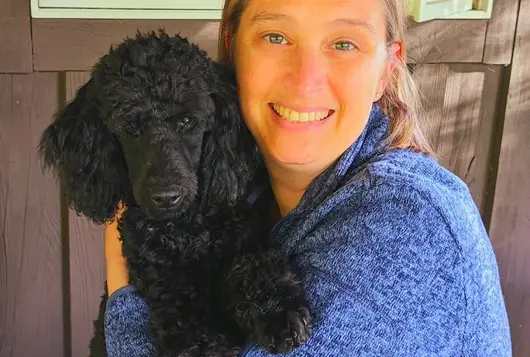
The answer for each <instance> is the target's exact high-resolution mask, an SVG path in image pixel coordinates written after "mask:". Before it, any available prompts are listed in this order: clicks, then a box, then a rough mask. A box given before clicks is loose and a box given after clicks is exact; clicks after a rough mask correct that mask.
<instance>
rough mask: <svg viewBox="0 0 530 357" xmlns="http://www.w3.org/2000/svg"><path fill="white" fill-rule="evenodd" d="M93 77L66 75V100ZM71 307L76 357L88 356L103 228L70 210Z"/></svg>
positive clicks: (99, 289) (101, 275)
mask: <svg viewBox="0 0 530 357" xmlns="http://www.w3.org/2000/svg"><path fill="white" fill-rule="evenodd" d="M88 78H89V74H88V73H87V72H67V73H66V83H65V84H66V100H68V101H69V100H71V99H72V98H73V97H74V96H75V92H76V91H77V89H78V88H79V87H80V86H81V85H83V84H85V83H86V82H87V80H88ZM68 222H69V243H70V244H69V246H70V296H71V300H70V308H71V326H72V330H71V338H72V342H71V346H72V356H88V355H89V349H88V347H89V343H90V339H91V338H92V336H93V330H94V328H93V324H92V323H93V321H94V320H95V319H96V318H97V316H98V310H99V303H100V301H101V295H102V294H103V286H104V282H105V272H106V271H105V250H104V240H103V227H102V226H96V225H95V224H93V223H91V222H90V221H89V220H88V219H87V218H85V217H83V216H78V215H77V214H76V212H75V211H73V210H71V209H70V210H69V213H68Z"/></svg>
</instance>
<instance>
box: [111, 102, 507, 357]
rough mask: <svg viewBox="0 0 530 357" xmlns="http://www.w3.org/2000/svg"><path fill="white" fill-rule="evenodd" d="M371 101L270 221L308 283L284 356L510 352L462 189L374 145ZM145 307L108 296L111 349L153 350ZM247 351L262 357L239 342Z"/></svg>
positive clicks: (487, 258)
mask: <svg viewBox="0 0 530 357" xmlns="http://www.w3.org/2000/svg"><path fill="white" fill-rule="evenodd" d="M388 124H389V121H388V118H387V117H385V116H384V115H383V113H382V112H381V111H380V109H379V108H378V107H377V106H374V108H373V110H372V113H371V116H370V120H369V122H368V125H367V127H366V128H365V130H364V132H363V133H362V135H361V136H360V138H359V139H358V140H357V141H356V142H355V143H354V144H353V145H352V146H351V147H350V148H349V149H348V150H347V151H346V152H345V153H344V154H343V155H342V157H341V158H340V159H339V160H338V161H337V163H336V164H334V165H333V166H332V167H330V168H329V169H328V170H327V171H326V172H324V173H323V174H322V175H320V176H319V177H318V178H317V179H316V180H315V181H314V182H313V183H312V184H311V186H310V187H309V188H308V190H307V191H306V193H305V195H304V197H303V198H302V200H301V201H300V203H299V205H298V206H297V207H296V208H295V209H294V210H293V211H292V212H291V213H290V214H289V215H287V216H286V217H284V218H283V219H282V220H280V221H279V222H278V223H276V225H275V226H274V228H273V231H272V234H271V236H272V237H273V238H274V239H275V240H276V242H278V243H279V244H280V246H281V247H282V248H283V250H284V251H285V253H286V254H287V255H288V257H289V259H290V261H291V263H292V264H293V266H294V268H295V269H296V271H297V273H298V274H299V276H300V278H301V279H302V282H303V285H304V286H305V288H306V289H307V293H308V297H309V301H310V305H311V310H312V313H313V316H314V319H315V320H314V332H313V336H312V337H311V339H310V340H309V341H308V342H307V343H306V344H305V345H303V346H302V347H300V348H298V349H297V350H295V351H294V352H292V353H291V354H289V356H293V357H317V356H319V357H320V356H341V357H343V356H352V357H353V356H366V357H368V356H370V357H371V356H403V357H416V356H437V357H442V356H443V357H450V356H451V357H452V356H466V357H509V356H511V355H512V352H511V342H510V332H509V325H508V318H507V314H506V308H505V304H504V299H503V295H502V292H501V287H500V283H499V274H498V269H497V263H496V259H495V256H494V253H493V250H492V247H491V245H490V241H489V239H488V236H487V233H486V231H485V229H484V226H483V223H482V221H481V217H480V215H479V212H478V210H477V208H476V206H475V204H474V202H473V200H472V198H471V196H470V193H469V190H468V188H467V187H466V185H465V184H464V183H463V182H462V181H461V180H460V179H459V178H458V177H456V176H455V175H453V174H452V173H451V172H449V171H447V170H446V169H444V168H443V167H442V166H441V165H439V164H438V163H437V162H436V161H435V160H433V159H431V158H429V157H427V156H425V155H422V154H419V153H415V152H412V151H409V150H393V151H386V150H385V148H384V147H383V146H382V145H381V143H382V141H383V139H384V137H385V135H386V132H387V129H388ZM147 317H148V310H147V306H146V305H145V302H143V301H142V300H141V299H140V298H139V297H138V296H137V295H136V294H135V293H134V291H132V289H128V290H127V289H124V290H122V291H121V292H117V293H115V294H113V295H112V296H111V299H110V300H109V302H108V304H107V310H106V315H105V336H106V341H107V350H108V356H109V357H116V356H130V357H136V356H152V354H153V351H154V348H153V344H152V340H151V339H150V338H149V336H148V333H147V329H146V323H147V322H146V320H147ZM242 356H245V357H269V356H272V355H269V354H267V353H266V352H265V351H264V350H263V349H261V348H259V347H257V346H254V345H252V344H248V345H247V346H246V348H245V350H244V351H243V353H242Z"/></svg>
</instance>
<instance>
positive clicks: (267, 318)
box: [256, 297, 312, 354]
mask: <svg viewBox="0 0 530 357" xmlns="http://www.w3.org/2000/svg"><path fill="white" fill-rule="evenodd" d="M311 322H312V321H311V314H310V311H309V306H308V304H307V301H306V300H305V299H304V298H301V297H298V298H296V299H287V298H284V299H281V300H280V301H279V302H278V304H277V305H276V307H275V308H273V309H270V310H269V311H267V312H263V313H262V314H260V316H259V317H258V321H257V326H256V338H257V343H258V344H259V345H260V346H262V347H263V348H265V349H266V350H267V351H268V352H269V353H274V354H276V353H289V352H291V351H292V350H293V349H295V348H297V347H299V346H301V345H302V344H304V343H305V342H306V341H307V340H308V339H309V337H310V335H311V332H312V331H311V330H312V327H311Z"/></svg>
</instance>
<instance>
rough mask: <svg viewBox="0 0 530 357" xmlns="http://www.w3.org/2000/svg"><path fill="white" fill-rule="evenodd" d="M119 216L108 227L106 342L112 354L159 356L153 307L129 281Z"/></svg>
mask: <svg viewBox="0 0 530 357" xmlns="http://www.w3.org/2000/svg"><path fill="white" fill-rule="evenodd" d="M123 211H124V210H123V209H121V210H119V211H118V213H117V215H116V219H114V220H113V221H112V222H109V223H108V224H107V225H106V226H105V260H106V263H107V286H108V293H109V299H108V300H107V304H106V309H105V322H104V328H105V344H106V347H107V356H108V357H121V356H127V357H151V356H154V355H155V347H154V344H153V340H152V339H151V337H150V336H149V333H148V322H149V309H148V306H147V303H146V302H145V300H143V299H142V298H141V297H139V296H138V295H137V294H136V292H135V288H134V287H133V286H132V285H128V284H129V273H128V271H127V263H126V261H125V258H124V257H123V255H122V249H121V244H122V243H121V240H120V238H119V231H118V223H117V221H118V219H119V218H120V217H121V215H122V214H123Z"/></svg>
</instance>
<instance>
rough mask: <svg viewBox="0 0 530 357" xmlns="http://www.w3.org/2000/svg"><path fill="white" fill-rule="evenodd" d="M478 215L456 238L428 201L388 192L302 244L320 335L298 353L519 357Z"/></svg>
mask: <svg viewBox="0 0 530 357" xmlns="http://www.w3.org/2000/svg"><path fill="white" fill-rule="evenodd" d="M455 209H458V208H457V207H456V206H455ZM470 212H473V211H467V213H468V215H467V216H462V219H463V220H464V221H465V222H466V224H468V226H469V227H467V228H469V229H468V230H465V231H464V230H463V231H461V232H453V231H452V229H451V228H450V227H449V226H448V225H447V224H446V221H445V219H444V217H443V216H442V215H441V214H440V212H439V210H438V209H437V208H436V207H435V205H433V204H432V203H431V202H430V201H429V200H428V199H425V198H424V197H423V195H422V194H420V193H418V192H411V189H410V188H409V189H408V190H407V189H405V188H401V189H399V190H394V189H392V188H388V187H386V188H382V189H381V190H380V191H379V192H375V193H373V194H371V195H367V196H365V197H360V198H358V199H356V200H355V202H353V201H352V202H346V203H345V204H344V205H342V206H341V208H340V209H335V210H333V212H332V213H333V214H331V213H330V214H329V215H328V217H327V218H326V219H325V220H324V222H322V224H321V225H320V227H319V228H317V229H315V230H314V231H313V232H311V233H310V234H309V235H307V236H305V237H303V239H301V241H300V242H298V244H297V250H296V251H297V253H295V258H294V259H295V261H297V264H298V265H299V269H300V270H301V271H302V272H303V284H304V286H305V288H306V290H307V293H308V295H309V296H310V297H311V299H310V303H311V310H312V313H313V317H314V329H313V335H312V336H311V338H310V339H309V341H308V342H307V343H306V344H304V345H303V346H301V347H299V348H298V349H296V350H295V351H293V352H292V353H291V354H289V356H290V357H317V356H363V357H376V356H392V357H395V356H403V357H408V356H436V357H453V356H454V357H456V356H466V357H501V356H502V357H509V356H511V347H510V336H509V328H508V323H507V318H506V311H505V308H504V304H503V299H502V293H501V289H500V285H499V281H498V274H497V270H496V265H495V259H494V256H493V254H492V252H491V247H490V246H489V242H488V238H487V236H486V235H485V234H484V233H483V231H482V230H481V229H474V227H472V226H477V227H478V226H480V222H479V221H478V219H479V218H477V217H474V216H473V215H471V216H470V215H469V214H470ZM462 213H463V212H462ZM463 228H465V227H463ZM460 240H466V241H468V242H467V243H462V244H460V243H459V241H460ZM464 245H466V246H469V248H464V247H463V246H464ZM245 357H269V354H267V353H266V352H265V351H264V350H263V349H261V348H259V347H256V346H254V347H252V348H250V349H248V351H247V352H246V354H245ZM270 357H272V355H270Z"/></svg>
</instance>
